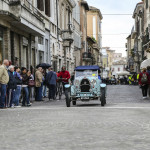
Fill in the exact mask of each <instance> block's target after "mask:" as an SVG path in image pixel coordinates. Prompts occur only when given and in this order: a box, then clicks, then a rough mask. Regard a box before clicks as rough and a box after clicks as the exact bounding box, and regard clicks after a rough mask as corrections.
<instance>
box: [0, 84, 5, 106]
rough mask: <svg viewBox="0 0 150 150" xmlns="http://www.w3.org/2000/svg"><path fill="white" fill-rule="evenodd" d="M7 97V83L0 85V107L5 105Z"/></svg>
mask: <svg viewBox="0 0 150 150" xmlns="http://www.w3.org/2000/svg"><path fill="white" fill-rule="evenodd" d="M5 98H6V84H1V85H0V108H4V107H5Z"/></svg>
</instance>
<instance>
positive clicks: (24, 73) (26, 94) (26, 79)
mask: <svg viewBox="0 0 150 150" xmlns="http://www.w3.org/2000/svg"><path fill="white" fill-rule="evenodd" d="M21 70H22V73H21V76H22V91H23V101H22V106H28V107H29V106H31V103H30V97H29V89H28V83H29V79H30V74H29V72H28V73H27V69H26V68H25V67H23V68H22V69H21ZM26 103H27V105H26Z"/></svg>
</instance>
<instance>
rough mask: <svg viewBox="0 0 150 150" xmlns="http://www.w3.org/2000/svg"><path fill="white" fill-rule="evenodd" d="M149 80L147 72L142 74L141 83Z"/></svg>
mask: <svg viewBox="0 0 150 150" xmlns="http://www.w3.org/2000/svg"><path fill="white" fill-rule="evenodd" d="M147 82H148V78H147V75H146V74H145V73H143V74H142V78H141V83H142V84H146V83H147Z"/></svg>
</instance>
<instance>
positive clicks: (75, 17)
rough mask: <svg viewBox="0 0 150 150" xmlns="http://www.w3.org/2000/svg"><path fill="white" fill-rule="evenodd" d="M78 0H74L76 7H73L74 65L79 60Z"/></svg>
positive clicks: (77, 64)
mask: <svg viewBox="0 0 150 150" xmlns="http://www.w3.org/2000/svg"><path fill="white" fill-rule="evenodd" d="M79 1H80V0H76V7H75V8H74V9H73V25H74V59H75V66H79V65H80V60H81V31H80V2H79Z"/></svg>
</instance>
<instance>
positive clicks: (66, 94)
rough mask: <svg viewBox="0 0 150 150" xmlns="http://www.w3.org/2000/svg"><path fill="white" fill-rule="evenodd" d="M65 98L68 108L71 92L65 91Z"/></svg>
mask: <svg viewBox="0 0 150 150" xmlns="http://www.w3.org/2000/svg"><path fill="white" fill-rule="evenodd" d="M65 96H66V106H67V107H70V90H69V89H65Z"/></svg>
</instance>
